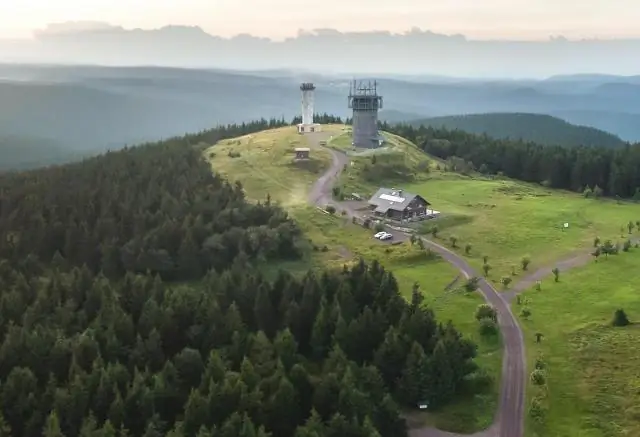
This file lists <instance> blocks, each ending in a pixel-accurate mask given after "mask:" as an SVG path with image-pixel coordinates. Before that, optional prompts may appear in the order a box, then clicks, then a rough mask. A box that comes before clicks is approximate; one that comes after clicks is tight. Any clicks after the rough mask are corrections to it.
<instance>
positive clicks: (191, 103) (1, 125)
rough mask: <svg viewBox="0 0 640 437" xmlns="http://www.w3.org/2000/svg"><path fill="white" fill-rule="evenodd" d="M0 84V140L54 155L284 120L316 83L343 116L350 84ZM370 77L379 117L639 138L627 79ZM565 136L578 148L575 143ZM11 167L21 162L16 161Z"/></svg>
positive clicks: (236, 78) (112, 77) (74, 76)
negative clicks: (519, 124) (490, 121)
mask: <svg viewBox="0 0 640 437" xmlns="http://www.w3.org/2000/svg"><path fill="white" fill-rule="evenodd" d="M0 78H2V79H0V137H1V138H12V139H13V140H12V141H17V139H20V138H22V139H23V140H21V141H22V142H23V144H31V145H35V144H41V145H42V147H44V148H46V149H51V150H57V151H56V152H55V153H54V155H56V156H58V155H60V154H62V153H63V152H68V153H70V154H72V155H73V156H77V155H78V154H80V155H83V156H84V155H85V154H88V153H97V152H101V151H104V150H106V149H108V148H112V149H114V148H119V147H122V146H123V145H125V144H136V143H139V142H144V141H154V140H158V139H161V138H167V137H170V136H174V135H181V134H183V133H185V132H193V131H199V130H202V129H207V128H210V127H212V126H214V125H217V124H226V123H232V122H242V121H249V120H254V119H257V118H261V117H264V118H271V117H276V118H281V117H284V118H285V119H287V120H290V119H292V118H293V117H294V116H296V115H299V114H300V90H299V84H300V82H302V81H307V80H312V81H313V82H314V83H315V84H316V99H315V109H316V111H317V112H327V113H330V114H335V115H340V116H343V117H346V116H349V115H350V113H349V109H348V107H347V95H348V92H349V80H350V79H351V77H348V76H339V75H328V76H323V75H320V74H304V73H300V72H297V71H289V70H286V69H280V70H276V71H260V72H239V71H227V70H198V69H179V68H167V67H118V68H115V67H98V66H52V65H26V64H11V65H9V64H5V65H2V64H0ZM362 78H363V79H367V77H362ZM374 78H375V77H374ZM378 79H379V80H378V90H379V92H380V93H381V94H382V96H383V98H384V101H383V110H382V111H381V113H380V118H381V119H382V120H389V121H391V122H399V121H411V120H417V119H423V118H430V117H441V116H450V115H460V114H483V113H529V114H547V115H551V116H554V117H558V118H561V119H562V120H565V121H568V122H570V123H573V124H576V125H583V126H589V127H593V128H597V129H601V130H605V131H608V132H610V133H612V134H613V135H617V136H619V137H620V138H622V139H623V140H625V141H635V142H638V141H640V83H638V82H637V80H636V79H635V78H633V77H631V78H625V77H618V76H615V77H610V76H594V75H590V76H575V77H574V76H563V77H555V78H549V79H546V80H541V81H533V80H520V81H517V80H505V81H498V80H491V81H488V80H485V81H483V80H457V79H453V78H448V79H447V78H442V77H437V78H433V77H431V76H429V77H407V78H400V77H388V76H382V77H379V78H378ZM531 122H532V123H534V125H535V126H538V128H540V126H549V125H548V124H544V123H542V124H541V123H540V121H539V120H537V119H536V120H531ZM469 129H471V127H469ZM479 129H485V128H484V127H482V126H481V127H480V128H479ZM544 129H546V127H545V128H544ZM553 129H554V130H555V129H556V128H555V127H553ZM522 132H525V133H527V132H530V130H527V129H525V130H524V131H517V130H516V131H514V130H507V135H510V136H513V135H521V134H522ZM496 135H497V134H496ZM522 135H523V136H525V135H524V134H522ZM527 135H529V134H528V133H527ZM528 138H529V137H528ZM562 138H565V139H566V138H568V137H567V136H563V137H562ZM572 138H574V141H577V140H575V138H580V136H577V137H576V136H574V137H572ZM584 138H593V136H592V135H589V136H587V137H584ZM600 138H602V140H603V142H605V143H607V144H603V145H608V144H609V143H610V142H611V141H612V140H611V138H610V137H609V139H606V138H605V137H600ZM5 144H7V143H6V141H5ZM5 147H6V146H5ZM25 147H26V146H25ZM27 155H28V154H27ZM45 155H46V153H45V154H43V156H45ZM8 156H10V155H8V154H7V153H3V152H2V150H0V162H2V163H3V164H0V168H1V167H6V166H7V165H8V164H6V163H8V162H9V161H10V158H7V157H8ZM13 161H15V160H12V162H13ZM19 162H20V163H22V164H21V165H23V164H24V163H25V161H24V160H22V159H21V160H19ZM24 165H26V164H24Z"/></svg>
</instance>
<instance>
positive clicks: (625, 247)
mask: <svg viewBox="0 0 640 437" xmlns="http://www.w3.org/2000/svg"><path fill="white" fill-rule="evenodd" d="M629 249H631V240H626V241H625V242H624V244H623V245H622V250H623V251H625V252H629Z"/></svg>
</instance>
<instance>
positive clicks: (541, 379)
mask: <svg viewBox="0 0 640 437" xmlns="http://www.w3.org/2000/svg"><path fill="white" fill-rule="evenodd" d="M529 378H530V379H531V382H532V383H534V384H535V385H544V384H545V383H546V382H547V375H546V374H545V371H544V370H542V369H534V370H533V372H531V376H530V377H529Z"/></svg>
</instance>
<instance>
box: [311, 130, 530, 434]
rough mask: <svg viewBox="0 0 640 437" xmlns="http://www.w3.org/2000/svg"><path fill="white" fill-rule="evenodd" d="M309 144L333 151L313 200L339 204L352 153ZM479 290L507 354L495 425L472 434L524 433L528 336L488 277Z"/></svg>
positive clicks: (468, 270) (450, 257) (462, 267)
mask: <svg viewBox="0 0 640 437" xmlns="http://www.w3.org/2000/svg"><path fill="white" fill-rule="evenodd" d="M307 138H308V140H309V145H310V146H311V147H314V148H325V149H326V150H328V151H329V152H330V153H331V157H332V164H331V166H330V168H329V169H328V170H327V171H326V172H325V173H324V174H323V175H322V176H321V177H320V178H319V179H318V180H317V181H316V182H315V183H314V185H313V187H312V189H311V191H310V193H309V202H310V203H312V204H314V205H316V206H319V207H324V206H326V205H327V204H337V202H336V201H334V200H333V199H332V191H331V190H332V188H333V183H334V182H335V181H336V180H337V179H338V177H339V176H340V173H341V172H342V170H343V169H344V168H345V166H347V165H349V162H350V160H349V157H348V156H347V155H346V154H345V153H343V152H339V151H337V150H334V149H332V148H329V147H325V146H323V145H322V144H321V142H323V141H326V140H327V138H328V135H327V134H324V135H323V133H315V134H310V135H307ZM340 206H341V207H342V208H343V209H345V211H346V212H347V213H348V215H349V216H359V213H358V212H357V211H355V210H354V209H352V208H351V207H349V206H348V205H346V204H345V205H340ZM423 241H424V242H425V244H427V245H428V246H429V247H431V249H432V250H433V251H435V252H437V253H438V254H440V255H441V256H442V257H443V258H444V259H445V260H446V261H447V262H449V263H450V264H452V265H453V266H455V267H456V268H457V269H458V270H459V271H460V272H461V273H462V274H463V275H464V276H465V277H467V278H470V277H478V276H479V275H477V274H476V272H475V271H474V269H473V268H472V267H471V266H470V265H469V264H468V263H467V262H466V261H465V260H464V259H463V258H462V257H461V256H459V255H458V254H456V253H454V252H452V251H451V250H449V249H447V248H446V247H444V246H441V245H439V244H437V243H435V242H433V241H430V240H428V239H426V238H425V239H423ZM478 287H479V290H480V292H481V294H482V295H483V297H484V299H485V300H486V301H487V302H488V303H490V304H491V305H493V306H494V307H495V309H496V311H497V313H498V322H499V325H500V329H501V332H502V337H503V342H504V354H503V360H502V378H501V388H500V400H499V406H498V409H497V411H496V415H495V419H494V423H493V425H491V426H490V427H489V428H488V429H487V430H484V431H481V432H478V433H475V434H472V436H473V437H522V435H523V431H524V401H525V396H524V394H525V386H526V383H525V381H526V379H525V378H526V363H525V354H524V340H523V337H522V331H521V329H520V327H519V325H518V323H517V321H516V319H515V317H514V316H513V313H512V312H511V307H510V305H509V303H508V302H507V300H505V299H504V298H503V296H501V294H500V293H498V291H497V290H496V289H495V288H494V287H493V286H492V285H491V284H490V283H488V282H487V281H485V280H484V279H481V280H480V282H479V283H478ZM462 435H463V434H454V433H449V432H444V431H440V430H438V429H435V428H432V427H425V428H419V429H412V430H410V431H409V436H410V437H457V436H462Z"/></svg>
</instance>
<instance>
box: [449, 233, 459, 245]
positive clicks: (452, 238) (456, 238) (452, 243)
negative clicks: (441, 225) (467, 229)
mask: <svg viewBox="0 0 640 437" xmlns="http://www.w3.org/2000/svg"><path fill="white" fill-rule="evenodd" d="M449 241H450V242H451V247H456V243H457V242H458V237H456V236H455V235H451V236H449Z"/></svg>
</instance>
